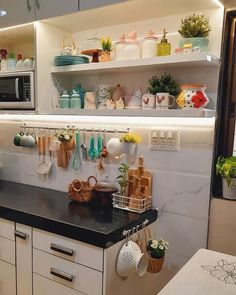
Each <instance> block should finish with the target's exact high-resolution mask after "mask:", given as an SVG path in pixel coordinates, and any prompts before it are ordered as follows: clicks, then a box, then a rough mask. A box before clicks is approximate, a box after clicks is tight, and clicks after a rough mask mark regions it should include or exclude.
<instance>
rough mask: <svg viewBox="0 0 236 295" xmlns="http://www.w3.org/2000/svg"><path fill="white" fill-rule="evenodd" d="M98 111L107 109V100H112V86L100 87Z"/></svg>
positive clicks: (98, 91) (103, 85)
mask: <svg viewBox="0 0 236 295" xmlns="http://www.w3.org/2000/svg"><path fill="white" fill-rule="evenodd" d="M96 97H97V103H98V109H106V103H107V100H111V97H112V90H111V86H110V85H107V84H101V85H99V88H98V90H97V91H96Z"/></svg>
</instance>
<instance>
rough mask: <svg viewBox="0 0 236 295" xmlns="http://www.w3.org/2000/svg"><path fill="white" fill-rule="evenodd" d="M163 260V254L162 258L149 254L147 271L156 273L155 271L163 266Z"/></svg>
mask: <svg viewBox="0 0 236 295" xmlns="http://www.w3.org/2000/svg"><path fill="white" fill-rule="evenodd" d="M164 260H165V256H163V257H162V258H158V259H157V258H153V257H151V256H149V262H148V269H147V271H148V272H151V273H157V272H159V271H161V270H162V267H163V263H164Z"/></svg>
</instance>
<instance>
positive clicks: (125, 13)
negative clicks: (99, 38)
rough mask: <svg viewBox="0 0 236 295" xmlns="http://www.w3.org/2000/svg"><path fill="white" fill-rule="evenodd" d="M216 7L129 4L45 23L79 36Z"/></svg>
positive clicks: (174, 1)
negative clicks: (86, 32)
mask: <svg viewBox="0 0 236 295" xmlns="http://www.w3.org/2000/svg"><path fill="white" fill-rule="evenodd" d="M234 1H236V0H234ZM217 7H218V6H217V5H216V3H214V2H213V0H165V1H163V0H129V1H126V2H122V3H119V4H114V5H111V6H104V7H101V8H97V9H90V10H86V11H80V12H77V13H74V14H69V15H66V16H62V17H56V18H51V19H48V20H45V22H47V23H49V24H52V25H55V26H57V27H59V28H62V29H64V30H67V31H70V32H79V31H86V30H90V29H95V28H99V27H106V26H110V25H116V24H121V23H130V22H135V21H139V20H144V19H151V18H158V17H161V16H167V15H173V14H179V13H185V12H190V11H195V10H201V9H208V8H217Z"/></svg>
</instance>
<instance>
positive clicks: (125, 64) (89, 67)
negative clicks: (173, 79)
mask: <svg viewBox="0 0 236 295" xmlns="http://www.w3.org/2000/svg"><path fill="white" fill-rule="evenodd" d="M218 65H219V59H218V58H217V57H215V56H213V55H211V54H210V53H207V52H198V53H190V54H178V55H169V56H157V57H153V58H145V59H136V60H124V61H123V60H122V61H109V62H100V63H89V64H80V65H71V66H58V67H52V70H51V73H53V74H63V75H65V74H66V75H71V76H77V75H90V74H96V73H97V74H100V73H113V72H116V73H118V72H128V71H130V72H132V71H133V70H135V71H143V70H146V69H153V68H158V67H161V68H170V67H172V68H173V67H193V66H201V67H202V66H207V67H209V66H218Z"/></svg>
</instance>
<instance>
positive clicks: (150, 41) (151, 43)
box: [142, 36, 157, 58]
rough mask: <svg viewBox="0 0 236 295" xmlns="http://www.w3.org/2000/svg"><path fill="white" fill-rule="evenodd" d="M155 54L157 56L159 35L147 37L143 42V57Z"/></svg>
mask: <svg viewBox="0 0 236 295" xmlns="http://www.w3.org/2000/svg"><path fill="white" fill-rule="evenodd" d="M155 56H157V37H154V36H148V37H145V38H144V41H143V44H142V58H149V57H155Z"/></svg>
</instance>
